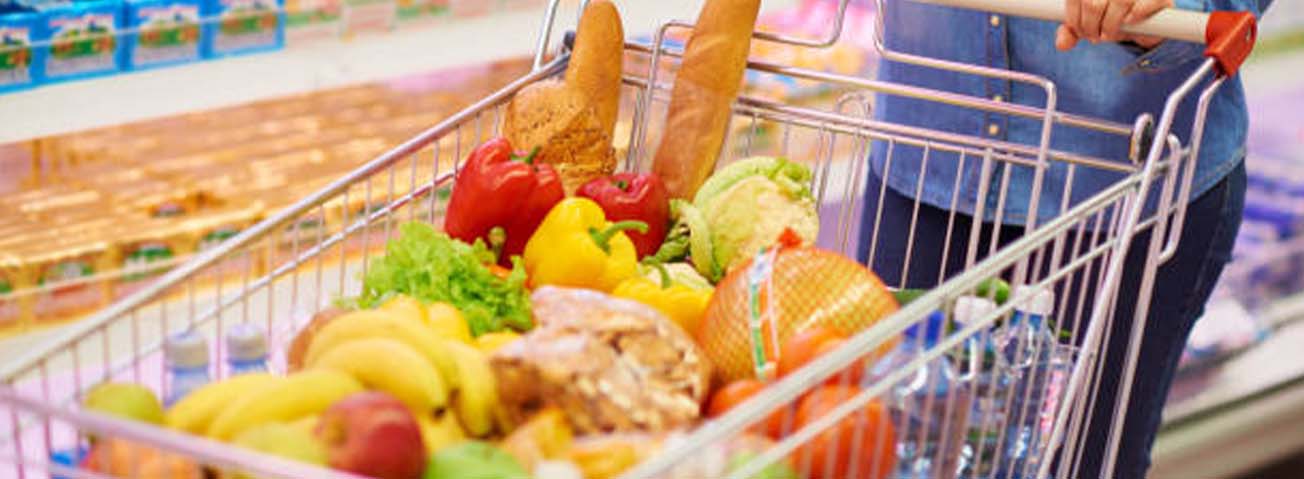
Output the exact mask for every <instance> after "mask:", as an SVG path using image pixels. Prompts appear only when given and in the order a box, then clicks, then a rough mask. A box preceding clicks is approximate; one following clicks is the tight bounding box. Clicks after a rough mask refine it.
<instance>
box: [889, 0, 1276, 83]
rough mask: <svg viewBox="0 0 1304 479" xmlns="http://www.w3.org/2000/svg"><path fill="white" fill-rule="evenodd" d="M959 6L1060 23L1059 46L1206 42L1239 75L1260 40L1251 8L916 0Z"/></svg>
mask: <svg viewBox="0 0 1304 479" xmlns="http://www.w3.org/2000/svg"><path fill="white" fill-rule="evenodd" d="M915 1H917V2H921V3H931V4H936V5H945V6H950V7H957V8H967V9H972V10H981V11H987V12H993V13H999V14H1004V15H1012V16H1017V17H1027V18H1036V19H1041V20H1049V21H1053V22H1059V23H1060V24H1061V26H1060V29H1059V32H1058V34H1057V35H1056V39H1055V44H1056V46H1057V47H1060V49H1069V48H1072V47H1073V46H1074V45H1076V44H1077V43H1078V41H1080V40H1088V41H1091V42H1099V41H1122V40H1132V41H1136V42H1137V43H1139V44H1141V45H1142V46H1154V45H1157V44H1158V43H1159V42H1160V41H1162V40H1164V39H1168V40H1182V41H1187V42H1194V43H1201V44H1205V45H1206V49H1205V56H1207V57H1210V58H1213V59H1215V60H1216V61H1217V64H1218V69H1219V71H1221V72H1222V73H1223V74H1227V75H1231V74H1234V73H1235V72H1236V71H1237V70H1238V69H1239V68H1240V66H1241V63H1242V62H1244V61H1245V58H1246V57H1248V56H1249V54H1250V50H1252V49H1253V48H1254V41H1255V39H1256V34H1257V29H1256V19H1255V17H1254V14H1253V13H1250V12H1228V11H1219V12H1213V13H1205V12H1196V11H1190V10H1180V9H1176V8H1170V7H1172V5H1173V0H915Z"/></svg>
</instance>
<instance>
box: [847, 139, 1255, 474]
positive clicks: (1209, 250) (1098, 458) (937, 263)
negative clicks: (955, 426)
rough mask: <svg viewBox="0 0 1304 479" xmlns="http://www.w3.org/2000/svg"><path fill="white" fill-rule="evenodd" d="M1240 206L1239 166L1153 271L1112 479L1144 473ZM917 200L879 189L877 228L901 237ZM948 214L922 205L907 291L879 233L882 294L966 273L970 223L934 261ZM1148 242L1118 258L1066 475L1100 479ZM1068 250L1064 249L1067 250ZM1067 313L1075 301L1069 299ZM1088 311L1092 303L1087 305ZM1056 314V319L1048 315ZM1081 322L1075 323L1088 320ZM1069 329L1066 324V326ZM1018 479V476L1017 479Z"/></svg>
mask: <svg viewBox="0 0 1304 479" xmlns="http://www.w3.org/2000/svg"><path fill="white" fill-rule="evenodd" d="M880 185H881V180H879V179H878V178H876V177H875V176H874V175H870V180H869V185H868V186H869V187H868V188H867V190H866V196H865V207H864V209H863V213H862V221H863V223H862V229H861V231H872V229H871V228H873V226H874V221H875V215H876V210H877V209H878V201H879V197H878V194H879V186H880ZM1244 200H1245V165H1244V162H1241V163H1240V164H1239V165H1238V166H1237V167H1236V168H1235V169H1233V170H1232V171H1231V172H1230V173H1229V174H1228V175H1227V176H1226V177H1225V178H1223V179H1222V180H1221V181H1220V182H1219V183H1218V184H1217V185H1215V186H1214V187H1213V188H1211V189H1210V190H1209V191H1206V192H1205V193H1204V194H1202V195H1200V197H1198V198H1196V199H1194V200H1193V201H1192V202H1191V203H1190V205H1189V207H1188V209H1187V213H1186V221H1185V223H1184V224H1183V226H1182V233H1181V238H1180V243H1179V245H1178V247H1177V251H1176V253H1175V255H1174V256H1173V258H1172V259H1171V260H1170V261H1168V262H1167V263H1165V264H1164V265H1162V266H1160V268H1159V271H1158V273H1157V276H1156V278H1155V283H1154V290H1153V293H1154V294H1153V298H1154V299H1153V300H1152V301H1151V303H1150V313H1149V319H1148V320H1147V321H1146V327H1145V331H1144V336H1143V339H1142V345H1141V351H1140V358H1139V361H1138V362H1137V369H1136V375H1135V377H1134V379H1133V382H1132V392H1131V396H1130V400H1129V403H1128V410H1127V416H1126V418H1125V420H1124V425H1123V433H1122V436H1121V445H1120V448H1119V453H1118V459H1117V462H1116V466H1115V470H1114V471H1113V473H1112V474H1110V476H1109V477H1110V479H1132V478H1136V479H1142V478H1144V477H1145V473H1146V470H1147V469H1148V468H1149V467H1150V447H1151V445H1152V443H1153V442H1154V439H1155V433H1156V432H1157V431H1158V430H1159V426H1160V421H1161V414H1162V412H1163V406H1164V402H1165V398H1166V396H1167V394H1168V389H1169V387H1170V386H1171V385H1172V381H1173V376H1174V373H1175V372H1176V369H1177V362H1178V359H1179V358H1180V356H1181V353H1182V350H1183V348H1184V347H1185V345H1186V340H1187V336H1189V335H1190V332H1191V327H1192V326H1193V325H1194V324H1195V321H1196V319H1198V318H1199V317H1200V316H1201V315H1202V314H1203V313H1204V305H1205V302H1206V301H1207V300H1208V299H1209V295H1210V294H1211V293H1212V291H1213V287H1214V283H1216V282H1217V280H1218V276H1219V275H1220V274H1222V270H1223V266H1224V265H1226V264H1227V262H1228V261H1230V260H1231V253H1232V246H1233V243H1234V240H1235V238H1236V233H1237V230H1238V229H1239V228H1240V223H1241V212H1242V210H1243V209H1244V205H1245V203H1244ZM914 208H915V201H914V200H913V199H911V198H909V197H907V196H904V195H902V194H899V193H897V192H895V191H893V190H892V189H891V188H888V189H887V194H886V195H885V197H884V198H883V211H882V224H883V225H884V227H885V228H899V229H900V230H901V231H905V230H906V228H908V227H909V225H910V220H911V215H912V213H913V212H914ZM949 217H950V216H949V213H948V212H947V211H945V210H941V209H938V208H933V207H930V206H927V205H923V204H921V205H920V206H919V213H918V218H917V222H916V226H915V228H916V230H915V238H914V242H913V243H914V244H913V249H912V250H911V258H910V259H909V261H910V273H909V276H908V278H907V280H908V284H905V285H902V284H901V278H900V276H901V274H900V273H901V269H902V266H903V265H904V264H905V261H906V258H905V254H906V241H907V239H908V238H907V237H906V234H905V233H901V234H881V235H880V237H879V239H878V243H877V246H876V249H875V253H874V258H872V262H870V263H869V264H871V265H872V267H873V269H874V272H875V273H877V274H878V275H879V276H880V277H881V278H882V279H883V281H884V282H885V283H886V284H888V285H890V286H899V287H909V288H931V287H934V286H936V285H937V284H938V282H939V281H938V277H937V276H938V273H939V272H940V271H942V270H943V269H944V270H945V275H946V277H948V278H949V277H951V276H952V275H954V274H956V273H959V272H960V271H961V270H962V269H963V268H964V256H965V251H966V249H965V248H966V247H967V246H968V244H967V242H968V239H969V233H970V228H971V226H972V224H973V219H972V218H971V217H966V216H963V215H957V216H956V218H955V222H954V224H953V225H952V234H951V243H952V244H951V247H950V250H949V253H948V254H947V261H946V265H945V268H943V265H942V264H941V255H942V251H943V247H944V246H945V245H944V242H945V241H946V232H947V227H948V220H949ZM992 227H993V226H992V224H990V223H985V224H981V225H980V226H979V228H981V231H980V237H981V240H980V244H979V248H978V251H979V252H980V253H979V255H980V258H981V255H982V253H983V252H985V251H987V250H988V244H989V239H990V238H991V234H992ZM1000 228H1001V229H1000V231H999V232H998V233H999V234H998V238H997V241H998V244H999V245H1005V244H1008V243H1010V242H1012V241H1014V240H1016V239H1018V237H1019V236H1021V235H1022V234H1023V228H1021V227H1017V226H1001V227H1000ZM1149 242H1150V232H1149V231H1147V232H1145V233H1143V234H1140V235H1138V236H1137V238H1136V239H1135V240H1134V242H1133V243H1132V245H1131V247H1130V249H1129V253H1128V257H1127V259H1126V269H1125V271H1124V275H1123V278H1122V282H1121V284H1120V287H1119V295H1118V303H1117V309H1116V311H1117V313H1116V315H1115V321H1114V327H1113V328H1112V329H1113V331H1111V332H1110V334H1109V343H1108V353H1107V354H1106V356H1105V369H1104V371H1105V373H1104V374H1103V375H1102V376H1103V377H1102V378H1100V380H1099V383H1098V387H1099V393H1098V394H1099V395H1098V396H1097V399H1096V402H1095V408H1094V411H1093V414H1092V420H1091V422H1090V423H1089V424H1088V426H1087V431H1086V435H1085V442H1083V443H1082V445H1083V448H1084V449H1083V450H1084V451H1086V453H1085V455H1084V456H1083V459H1082V462H1081V464H1080V465H1079V466H1078V467H1079V469H1077V470H1076V471H1075V472H1071V473H1070V474H1069V477H1074V478H1096V477H1100V468H1101V463H1102V460H1103V457H1102V454H1103V451H1104V449H1105V443H1106V440H1107V437H1108V431H1109V426H1110V422H1111V421H1112V419H1113V409H1114V403H1115V402H1116V398H1117V396H1118V395H1117V387H1118V382H1119V379H1120V377H1119V376H1120V374H1119V372H1118V371H1121V370H1122V366H1123V358H1124V356H1125V354H1126V351H1127V343H1128V338H1129V337H1130V330H1131V327H1132V318H1133V317H1134V314H1133V312H1134V311H1135V310H1136V303H1137V296H1138V291H1139V290H1140V288H1141V286H1140V283H1141V274H1140V270H1141V269H1142V268H1143V267H1144V265H1145V253H1146V251H1147V247H1148V245H1149ZM1070 247H1071V245H1069V246H1067V247H1066V249H1065V251H1072V250H1071V249H1067V248H1070ZM858 254H859V258H860V260H861V261H862V262H865V261H866V260H867V256H868V254H869V241H868V238H863V239H862V241H861V245H860V249H859V253H858ZM1060 283H1062V284H1063V283H1067V284H1070V285H1075V284H1076V285H1081V284H1083V282H1082V281H1081V280H1077V281H1061V282H1060ZM1085 283H1086V284H1087V285H1088V288H1089V289H1091V288H1094V283H1093V282H1092V281H1086V282H1085ZM1057 293H1058V294H1057V295H1056V297H1061V296H1060V294H1074V296H1073V297H1074V298H1076V297H1077V295H1076V293H1077V292H1076V291H1072V292H1069V291H1062V290H1061V291H1057ZM1087 297H1088V298H1092V297H1094V291H1090V290H1089V291H1088V292H1087ZM1069 303H1070V306H1072V304H1071V303H1073V301H1069ZM1088 303H1090V301H1088ZM1074 313H1075V311H1066V312H1063V314H1062V316H1060V317H1075V316H1076V314H1074ZM1056 315H1061V312H1056ZM1088 316H1089V315H1087V314H1082V315H1081V317H1084V318H1085V317H1088ZM1066 326H1067V325H1066ZM1017 479H1024V478H1017Z"/></svg>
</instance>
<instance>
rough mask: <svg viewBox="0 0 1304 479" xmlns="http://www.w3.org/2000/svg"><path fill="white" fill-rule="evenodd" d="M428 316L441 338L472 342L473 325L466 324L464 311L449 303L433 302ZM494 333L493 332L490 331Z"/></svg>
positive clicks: (428, 310)
mask: <svg viewBox="0 0 1304 479" xmlns="http://www.w3.org/2000/svg"><path fill="white" fill-rule="evenodd" d="M426 316H427V317H428V318H429V322H430V327H431V329H434V330H435V334H436V335H438V336H439V337H441V338H446V339H454V340H457V341H461V342H464V343H470V342H471V341H472V340H473V338H472V337H471V327H470V326H468V325H467V324H466V318H464V317H462V312H461V311H458V310H457V308H455V307H453V305H451V304H448V303H431V304H430V306H427V307H426ZM488 334H492V333H488Z"/></svg>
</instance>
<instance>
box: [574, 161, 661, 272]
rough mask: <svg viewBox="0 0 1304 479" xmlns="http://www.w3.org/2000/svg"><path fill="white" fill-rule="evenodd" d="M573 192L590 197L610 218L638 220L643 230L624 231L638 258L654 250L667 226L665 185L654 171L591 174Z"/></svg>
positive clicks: (657, 246) (658, 245)
mask: <svg viewBox="0 0 1304 479" xmlns="http://www.w3.org/2000/svg"><path fill="white" fill-rule="evenodd" d="M575 194H576V195H577V196H580V197H584V198H588V199H591V200H593V201H595V202H597V203H598V205H599V206H601V207H602V211H603V212H604V213H605V214H606V215H607V219H608V220H610V221H642V222H643V223H645V224H647V231H646V232H638V231H627V232H626V233H625V234H626V235H628V236H629V240H630V241H632V242H634V250H635V251H637V252H638V257H639V258H640V259H642V258H643V257H645V256H648V255H650V254H652V253H655V252H656V251H657V248H659V247H661V242H662V241H664V240H665V238H666V229H667V228H669V227H670V200H669V199H668V197H667V196H666V187H665V185H663V184H662V183H661V179H660V178H657V177H656V176H655V175H650V174H646V173H644V174H639V173H616V174H614V175H611V176H604V177H599V178H594V179H593V180H592V181H589V182H588V183H585V184H584V185H583V186H580V189H579V191H577V192H576V193H575Z"/></svg>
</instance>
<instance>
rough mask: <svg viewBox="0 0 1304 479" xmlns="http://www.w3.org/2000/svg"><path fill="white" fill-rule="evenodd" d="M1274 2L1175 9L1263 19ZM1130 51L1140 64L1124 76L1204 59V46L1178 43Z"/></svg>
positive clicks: (1242, 0) (1237, 0) (1236, 0)
mask: <svg viewBox="0 0 1304 479" xmlns="http://www.w3.org/2000/svg"><path fill="white" fill-rule="evenodd" d="M1272 1H1273V0H1175V4H1176V5H1175V6H1176V7H1177V8H1180V9H1182V10H1196V11H1203V12H1211V11H1215V10H1218V11H1223V10H1232V11H1238V12H1251V13H1253V14H1254V16H1256V17H1261V16H1263V11H1264V10H1267V9H1268V5H1271V4H1272ZM1128 49H1129V50H1132V51H1133V52H1135V53H1136V54H1137V55H1138V57H1137V60H1136V62H1134V63H1132V64H1131V65H1129V66H1127V68H1124V69H1123V73H1128V74H1130V73H1160V72H1164V71H1168V70H1171V69H1173V68H1174V67H1178V66H1182V65H1185V64H1187V63H1189V62H1193V61H1197V60H1200V59H1202V58H1204V45H1199V44H1196V43H1191V42H1180V41H1175V40H1169V41H1165V42H1163V43H1160V44H1159V45H1157V46H1155V48H1153V49H1150V50H1149V51H1147V50H1145V49H1143V48H1140V47H1136V46H1131V47H1128Z"/></svg>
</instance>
